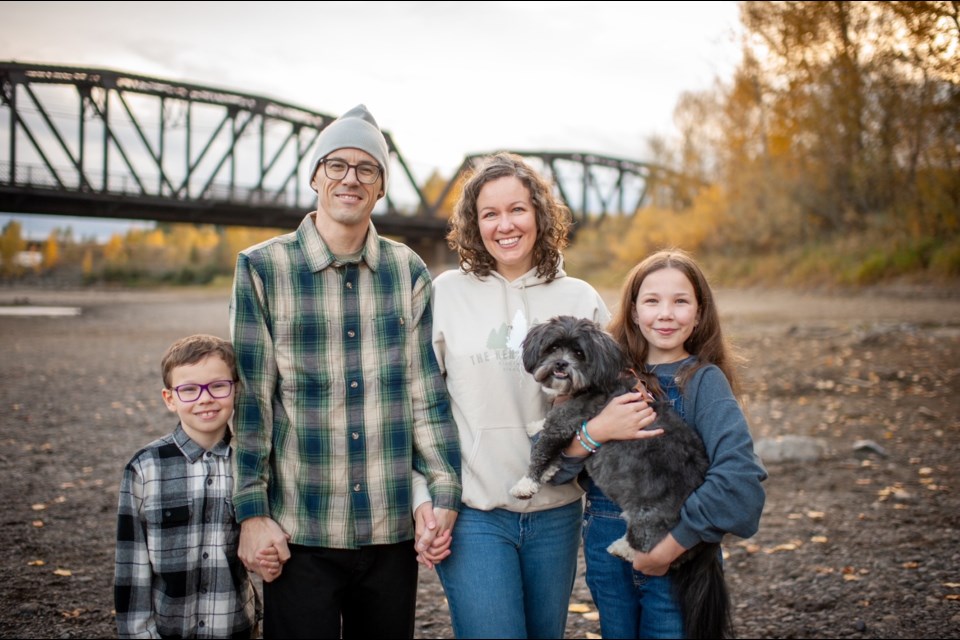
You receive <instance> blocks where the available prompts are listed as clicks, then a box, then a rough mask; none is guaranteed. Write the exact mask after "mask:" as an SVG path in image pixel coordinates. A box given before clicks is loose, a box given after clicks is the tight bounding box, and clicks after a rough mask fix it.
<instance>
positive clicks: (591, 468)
mask: <svg viewBox="0 0 960 640" xmlns="http://www.w3.org/2000/svg"><path fill="white" fill-rule="evenodd" d="M522 348H523V366H524V368H525V369H526V370H527V372H528V373H531V374H533V377H534V379H536V381H537V382H539V383H540V384H541V385H542V387H543V388H544V390H546V391H547V392H548V393H549V394H552V395H565V396H569V399H568V400H566V402H563V403H562V404H560V405H558V406H556V407H554V408H553V409H551V410H550V412H549V413H548V414H547V417H546V421H545V422H544V426H543V431H542V432H541V435H540V438H539V439H538V440H537V442H536V444H535V445H534V447H533V450H532V451H531V453H530V467H529V468H528V470H527V475H526V476H525V477H524V478H522V479H521V480H520V481H519V482H517V483H516V485H514V487H513V488H512V489H511V490H510V493H511V494H512V495H513V496H514V497H517V498H521V499H528V498H530V497H532V496H533V495H534V494H535V493H537V491H539V490H540V484H541V483H542V482H546V481H547V480H548V479H549V478H550V477H552V476H553V474H554V473H555V471H556V469H557V463H558V461H559V459H560V452H561V451H562V450H563V449H565V448H566V447H567V445H569V444H570V443H571V441H572V440H573V439H574V437H576V434H577V432H578V430H579V429H580V425H581V423H582V422H583V421H585V420H589V419H590V418H592V417H594V416H596V415H597V414H598V413H600V411H601V410H602V409H603V407H604V406H606V404H607V403H608V402H609V401H610V399H611V398H613V397H615V396H618V395H621V394H624V393H627V392H628V391H632V390H633V389H634V388H637V385H638V383H640V381H639V380H638V379H637V378H635V377H633V376H632V375H625V374H624V373H623V371H624V369H625V368H626V367H627V366H628V363H627V362H626V358H625V356H624V355H623V352H622V351H621V349H620V346H619V345H618V344H617V343H616V341H615V340H614V339H613V338H612V337H611V336H610V334H608V333H606V332H605V331H604V330H603V329H601V328H600V326H599V325H598V324H596V323H595V322H592V321H590V320H583V319H579V318H574V317H572V316H557V317H556V318H553V319H551V320H549V321H547V322H544V323H542V324H539V325H537V326H535V327H533V328H532V329H531V330H530V332H529V333H528V334H527V337H526V339H525V340H524V342H523V346H522ZM652 406H653V407H654V410H655V411H656V413H657V421H656V423H654V424H653V425H652V426H651V427H649V428H651V429H656V428H662V429H663V430H664V433H663V435H661V436H657V437H654V438H647V439H643V440H613V441H610V442H606V443H604V444H603V446H602V447H601V448H599V449H597V451H596V453H593V454H591V455H590V456H589V457H587V459H586V463H585V464H586V470H587V471H588V472H589V474H590V478H591V479H592V480H593V481H594V482H595V483H596V484H597V486H599V487H600V489H601V490H602V491H603V492H604V494H606V495H607V497H609V498H610V499H611V500H613V501H614V502H616V503H617V504H618V505H619V506H620V508H621V509H622V510H623V518H624V519H625V520H626V521H627V533H626V536H625V539H624V538H621V539H620V540H617V541H616V542H614V543H613V544H611V545H610V547H608V549H607V550H608V551H609V552H610V553H612V554H613V555H615V556H619V557H621V558H623V559H624V560H626V561H628V562H630V563H632V562H633V557H634V550H639V551H643V552H648V551H650V550H651V549H652V548H653V547H654V546H655V545H656V544H657V543H658V542H659V541H660V540H661V539H663V537H664V536H666V535H667V533H669V532H670V530H671V529H673V527H674V526H676V524H677V522H678V521H679V519H680V507H681V506H682V505H683V502H684V500H686V498H687V496H688V495H690V493H691V492H692V491H693V490H694V489H696V488H697V487H699V486H700V485H701V484H702V483H703V478H704V476H705V474H706V472H707V468H708V467H709V460H708V459H707V455H706V452H705V451H704V448H703V442H702V441H701V440H700V437H699V436H698V435H697V433H696V432H695V431H694V430H693V429H691V428H690V427H689V426H688V425H687V424H686V423H685V422H684V421H683V420H682V419H681V418H680V416H679V415H678V414H677V413H676V411H675V410H674V409H673V405H672V404H671V403H670V402H653V403H652ZM720 558H721V556H720V545H719V544H707V543H700V544H698V545H697V546H695V547H693V548H692V549H689V550H688V551H686V552H685V553H684V554H683V555H682V556H681V557H680V558H679V559H678V560H677V561H676V562H675V563H674V565H673V567H672V570H673V574H672V576H673V581H674V584H675V586H676V589H677V598H678V600H679V602H680V605H681V609H682V610H683V614H684V623H685V628H686V632H687V636H688V637H690V638H726V637H730V636H731V634H732V623H731V619H730V600H729V595H728V593H727V588H726V582H725V581H724V578H723V570H722V567H721V564H720Z"/></svg>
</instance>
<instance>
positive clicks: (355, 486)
mask: <svg viewBox="0 0 960 640" xmlns="http://www.w3.org/2000/svg"><path fill="white" fill-rule="evenodd" d="M353 490H354V491H360V483H359V482H358V483H357V484H355V485H353Z"/></svg>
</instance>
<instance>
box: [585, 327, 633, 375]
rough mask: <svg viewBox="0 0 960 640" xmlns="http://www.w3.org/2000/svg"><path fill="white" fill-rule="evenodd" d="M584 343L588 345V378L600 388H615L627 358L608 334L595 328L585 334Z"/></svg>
mask: <svg viewBox="0 0 960 640" xmlns="http://www.w3.org/2000/svg"><path fill="white" fill-rule="evenodd" d="M585 341H586V342H588V343H589V344H585V345H583V346H584V347H588V349H587V350H585V351H586V353H587V354H588V355H587V366H588V368H589V369H590V378H591V379H592V380H595V381H596V382H598V383H600V384H601V385H602V386H609V387H612V386H615V385H616V384H617V381H618V380H619V378H620V372H621V371H623V370H624V369H625V368H626V367H627V366H628V364H627V358H626V356H625V355H624V353H623V350H622V349H621V348H620V345H619V344H617V341H616V340H614V339H613V336H611V335H610V334H609V333H607V332H606V331H604V330H603V329H601V328H599V327H597V328H596V329H595V330H591V331H589V332H588V333H587V336H586V337H585Z"/></svg>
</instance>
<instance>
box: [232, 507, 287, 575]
mask: <svg viewBox="0 0 960 640" xmlns="http://www.w3.org/2000/svg"><path fill="white" fill-rule="evenodd" d="M289 539H290V536H288V535H287V534H286V533H284V531H283V529H281V528H280V525H279V524H277V523H276V522H275V521H274V520H272V519H270V518H267V517H266V516H259V517H256V518H249V519H247V520H244V521H243V522H241V523H240V549H239V551H238V555H239V556H240V560H241V562H243V566H245V567H246V568H247V571H253V572H254V573H256V574H257V575H259V576H260V577H261V578H263V581H264V582H273V581H274V580H276V579H277V578H279V577H280V573H281V572H282V571H283V565H284V563H285V562H286V561H287V560H289V559H290V549H289V548H288V547H287V540H289Z"/></svg>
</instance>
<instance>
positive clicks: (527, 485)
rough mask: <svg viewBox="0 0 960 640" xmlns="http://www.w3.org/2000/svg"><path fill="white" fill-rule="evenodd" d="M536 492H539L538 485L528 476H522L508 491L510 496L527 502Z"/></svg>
mask: <svg viewBox="0 0 960 640" xmlns="http://www.w3.org/2000/svg"><path fill="white" fill-rule="evenodd" d="M538 491H540V483H539V482H537V481H536V480H534V479H533V478H531V477H530V476H524V477H523V478H521V479H520V481H519V482H517V484H515V485H513V488H512V489H510V495H512V496H513V497H514V498H520V499H521V500H529V499H530V498H532V497H533V496H534V494H536V493H537V492H538Z"/></svg>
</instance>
